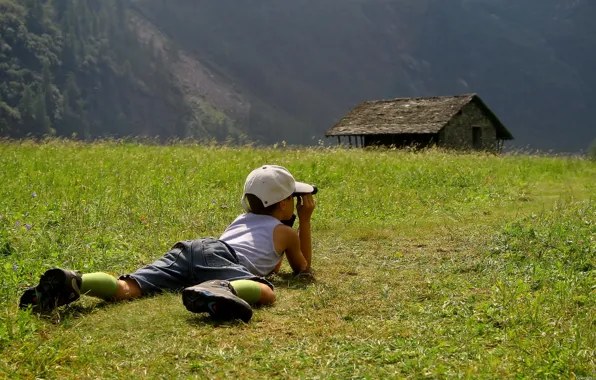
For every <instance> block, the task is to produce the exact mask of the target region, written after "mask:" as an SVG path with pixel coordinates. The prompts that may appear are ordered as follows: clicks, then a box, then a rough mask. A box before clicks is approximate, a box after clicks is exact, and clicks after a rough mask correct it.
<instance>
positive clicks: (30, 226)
mask: <svg viewBox="0 0 596 380" xmlns="http://www.w3.org/2000/svg"><path fill="white" fill-rule="evenodd" d="M25 228H26V229H27V231H29V230H30V229H31V228H33V226H32V225H30V224H25Z"/></svg>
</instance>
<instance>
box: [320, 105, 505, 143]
mask: <svg viewBox="0 0 596 380" xmlns="http://www.w3.org/2000/svg"><path fill="white" fill-rule="evenodd" d="M325 136H327V137H333V136H336V137H337V139H338V142H339V143H341V142H342V137H343V138H344V140H343V141H344V142H345V137H347V138H348V143H349V144H350V146H352V139H353V142H354V145H355V146H363V147H366V146H396V147H405V146H416V147H428V146H431V145H437V146H440V147H445V148H452V149H463V150H467V149H474V150H488V151H501V149H502V147H503V143H504V141H505V140H513V136H512V135H511V133H509V131H508V130H507V129H506V128H505V126H503V124H502V123H501V122H500V121H499V119H498V118H497V116H496V115H495V114H494V113H493V112H492V111H491V110H490V109H489V108H488V107H487V106H486V104H484V102H483V101H482V100H481V99H480V97H479V96H478V95H476V94H467V95H458V96H439V97H429V98H400V99H391V100H378V101H372V102H364V103H361V104H360V105H358V106H357V107H356V108H354V109H353V110H352V111H350V112H349V113H348V114H347V115H346V116H345V117H344V118H343V119H341V120H340V121H339V122H338V123H337V124H336V125H335V126H333V127H332V128H331V129H329V130H328V131H327V133H326V134H325Z"/></svg>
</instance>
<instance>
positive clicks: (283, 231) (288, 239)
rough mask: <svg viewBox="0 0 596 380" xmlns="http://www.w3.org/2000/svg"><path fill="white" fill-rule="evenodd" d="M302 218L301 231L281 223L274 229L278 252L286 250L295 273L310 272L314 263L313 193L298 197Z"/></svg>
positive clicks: (299, 211) (274, 239) (299, 216)
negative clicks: (312, 233)
mask: <svg viewBox="0 0 596 380" xmlns="http://www.w3.org/2000/svg"><path fill="white" fill-rule="evenodd" d="M296 208H297V211H298V219H299V220H300V228H299V232H296V231H295V230H294V229H292V228H291V227H288V226H285V225H283V224H280V225H279V226H277V227H275V230H273V242H274V244H275V248H276V250H277V252H285V253H286V257H287V259H288V263H289V264H290V267H292V270H293V271H294V273H295V274H300V273H304V272H310V266H311V263H312V238H311V231H310V228H311V226H310V217H311V216H312V213H313V211H314V209H315V201H314V199H313V197H312V195H310V194H309V195H304V196H302V197H300V198H298V204H297V206H296Z"/></svg>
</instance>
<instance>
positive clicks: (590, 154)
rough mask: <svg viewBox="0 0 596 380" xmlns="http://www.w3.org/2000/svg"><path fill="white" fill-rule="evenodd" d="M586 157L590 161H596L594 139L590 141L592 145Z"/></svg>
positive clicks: (595, 140) (595, 143)
mask: <svg viewBox="0 0 596 380" xmlns="http://www.w3.org/2000/svg"><path fill="white" fill-rule="evenodd" d="M588 158H589V159H590V160H592V161H596V139H594V141H592V145H590V148H589V149H588Z"/></svg>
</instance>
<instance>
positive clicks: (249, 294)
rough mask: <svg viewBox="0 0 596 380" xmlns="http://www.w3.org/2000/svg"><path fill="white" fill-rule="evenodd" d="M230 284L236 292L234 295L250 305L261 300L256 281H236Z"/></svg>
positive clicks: (259, 287) (259, 289) (259, 288)
mask: <svg viewBox="0 0 596 380" xmlns="http://www.w3.org/2000/svg"><path fill="white" fill-rule="evenodd" d="M230 284H231V285H232V286H233V287H234V289H235V290H236V295H237V296H238V297H240V298H242V299H243V300H245V301H246V302H248V303H249V304H250V305H254V304H255V303H257V302H259V300H260V299H261V286H260V285H259V283H258V282H256V281H252V280H236V281H230Z"/></svg>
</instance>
